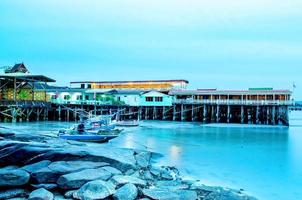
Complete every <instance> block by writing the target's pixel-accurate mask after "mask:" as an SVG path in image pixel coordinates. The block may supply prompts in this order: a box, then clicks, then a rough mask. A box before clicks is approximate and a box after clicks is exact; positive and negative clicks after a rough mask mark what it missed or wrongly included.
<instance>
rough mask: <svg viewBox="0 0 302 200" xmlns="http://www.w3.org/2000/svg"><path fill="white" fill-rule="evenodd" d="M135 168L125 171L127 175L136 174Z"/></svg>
mask: <svg viewBox="0 0 302 200" xmlns="http://www.w3.org/2000/svg"><path fill="white" fill-rule="evenodd" d="M134 172H135V171H134V169H129V170H128V171H126V172H125V175H127V176H130V175H132V174H134Z"/></svg>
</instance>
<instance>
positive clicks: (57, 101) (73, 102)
mask: <svg viewBox="0 0 302 200" xmlns="http://www.w3.org/2000/svg"><path fill="white" fill-rule="evenodd" d="M51 102H52V103H54V104H70V105H122V104H123V103H122V102H118V101H97V100H61V99H52V100H51Z"/></svg>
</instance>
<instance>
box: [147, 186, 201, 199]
mask: <svg viewBox="0 0 302 200" xmlns="http://www.w3.org/2000/svg"><path fill="white" fill-rule="evenodd" d="M142 193H143V195H144V196H145V197H148V198H150V199H154V200H185V199H192V200H195V199H198V197H197V193H196V192H195V191H192V190H176V191H175V190H173V191H172V190H168V189H159V188H153V189H143V190H142Z"/></svg>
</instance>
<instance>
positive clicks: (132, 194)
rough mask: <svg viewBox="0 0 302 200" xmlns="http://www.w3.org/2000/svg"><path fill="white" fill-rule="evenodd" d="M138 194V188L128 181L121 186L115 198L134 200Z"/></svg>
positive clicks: (116, 199)
mask: <svg viewBox="0 0 302 200" xmlns="http://www.w3.org/2000/svg"><path fill="white" fill-rule="evenodd" d="M137 195H138V190H137V188H136V187H135V185H133V184H132V183H127V184H126V185H124V186H123V187H121V188H119V189H118V190H117V191H116V193H115V194H114V195H113V199H115V200H134V199H136V197H137Z"/></svg>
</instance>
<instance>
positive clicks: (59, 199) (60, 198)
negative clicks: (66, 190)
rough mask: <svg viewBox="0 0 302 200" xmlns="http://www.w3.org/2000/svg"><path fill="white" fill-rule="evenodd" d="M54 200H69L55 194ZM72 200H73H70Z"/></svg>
mask: <svg viewBox="0 0 302 200" xmlns="http://www.w3.org/2000/svg"><path fill="white" fill-rule="evenodd" d="M53 200H67V199H66V198H65V197H64V196H62V195H60V194H55V195H54V197H53ZM70 200H71V199H70Z"/></svg>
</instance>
